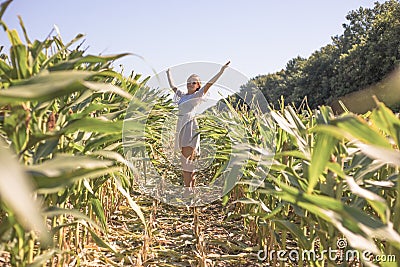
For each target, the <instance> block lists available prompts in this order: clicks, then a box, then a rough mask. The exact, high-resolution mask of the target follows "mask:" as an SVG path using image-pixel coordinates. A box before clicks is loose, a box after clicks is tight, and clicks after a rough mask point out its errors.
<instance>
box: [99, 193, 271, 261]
mask: <svg viewBox="0 0 400 267" xmlns="http://www.w3.org/2000/svg"><path fill="white" fill-rule="evenodd" d="M140 198H143V199H141V200H139V201H138V204H139V205H140V206H141V207H142V208H143V210H144V211H145V214H146V220H147V222H148V229H149V230H148V233H147V235H146V234H144V230H143V228H144V227H143V225H141V224H140V222H139V220H138V218H137V216H136V214H135V213H134V212H133V211H132V210H131V209H130V208H129V207H126V206H120V209H119V211H118V212H117V213H116V214H115V215H114V216H113V217H112V220H111V223H110V229H109V238H110V243H111V244H113V245H114V246H115V247H116V248H117V249H118V250H119V251H120V252H121V255H113V254H111V253H106V254H104V255H103V256H101V257H98V260H100V261H102V262H104V263H107V264H110V265H114V266H157V267H158V266H263V265H262V264H261V263H260V262H259V261H258V260H257V251H258V246H257V244H253V243H252V242H250V240H251V238H250V237H249V236H248V235H246V233H245V231H244V230H243V229H244V227H243V223H242V220H241V219H240V218H236V219H232V218H231V219H228V218H227V214H229V212H230V210H229V209H230V208H229V207H228V208H227V207H224V206H222V204H221V202H220V201H216V202H214V203H212V204H210V205H208V206H204V207H197V208H178V207H174V206H170V205H166V204H164V203H160V202H158V201H154V200H151V199H148V198H144V197H143V196H141V197H140ZM231 208H232V207H231ZM264 266H265V265H264Z"/></svg>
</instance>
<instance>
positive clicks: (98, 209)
mask: <svg viewBox="0 0 400 267" xmlns="http://www.w3.org/2000/svg"><path fill="white" fill-rule="evenodd" d="M90 204H91V205H92V207H93V211H94V214H96V217H97V219H98V220H99V221H100V223H101V225H102V226H103V228H104V229H105V230H106V229H107V219H106V215H105V214H104V209H103V206H102V205H101V202H100V200H99V199H98V198H92V199H90Z"/></svg>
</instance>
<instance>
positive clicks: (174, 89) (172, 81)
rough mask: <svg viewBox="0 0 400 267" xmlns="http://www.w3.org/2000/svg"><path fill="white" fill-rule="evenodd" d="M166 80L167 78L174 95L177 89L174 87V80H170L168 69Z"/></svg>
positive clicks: (168, 70)
mask: <svg viewBox="0 0 400 267" xmlns="http://www.w3.org/2000/svg"><path fill="white" fill-rule="evenodd" d="M167 78H168V83H169V86H170V87H171V89H172V90H173V91H174V93H176V90H178V88H177V87H176V86H175V84H174V80H172V76H171V70H170V69H167Z"/></svg>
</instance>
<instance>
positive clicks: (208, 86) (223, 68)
mask: <svg viewBox="0 0 400 267" xmlns="http://www.w3.org/2000/svg"><path fill="white" fill-rule="evenodd" d="M229 63H231V62H230V61H228V62H227V63H226V64H225V65H223V66H222V68H221V70H220V71H219V72H218V73H217V74H216V75H215V76H214V77H212V78H211V79H210V80H209V81H208V82H207V84H206V85H204V94H205V93H207V91H208V89H210V87H211V86H212V85H213V84H214V83H215V82H216V81H217V80H218V79H219V77H221V75H222V73H224V70H225V69H226V68H227V67H228V65H229Z"/></svg>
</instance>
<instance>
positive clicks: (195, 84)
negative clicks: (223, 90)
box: [186, 77, 200, 94]
mask: <svg viewBox="0 0 400 267" xmlns="http://www.w3.org/2000/svg"><path fill="white" fill-rule="evenodd" d="M186 87H187V89H188V93H189V94H193V93H194V92H196V90H197V89H199V88H200V81H199V79H198V78H196V77H190V78H189V79H188V80H187V84H186Z"/></svg>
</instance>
